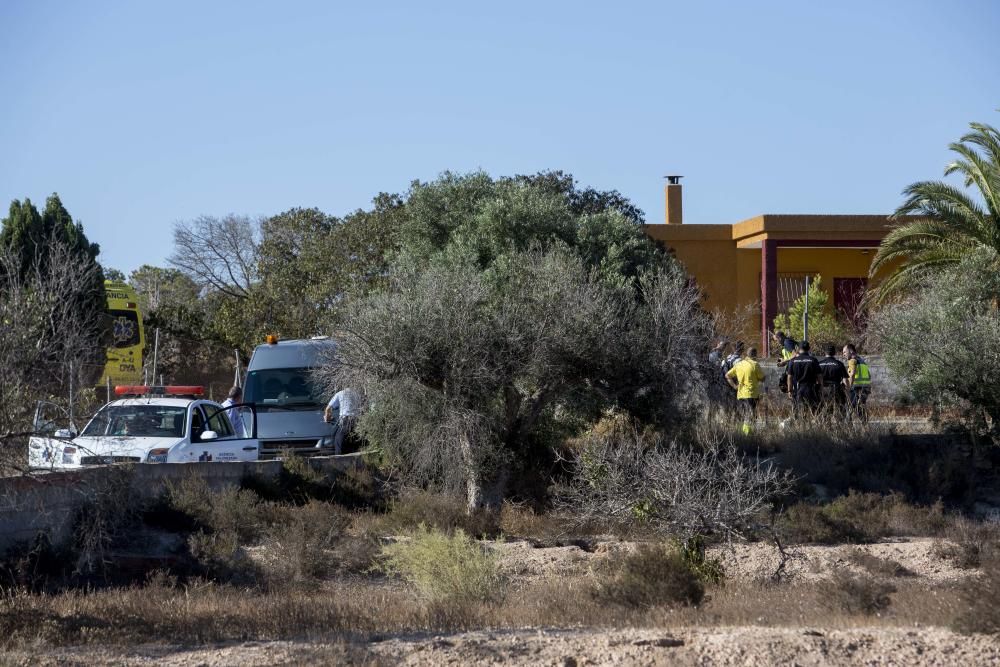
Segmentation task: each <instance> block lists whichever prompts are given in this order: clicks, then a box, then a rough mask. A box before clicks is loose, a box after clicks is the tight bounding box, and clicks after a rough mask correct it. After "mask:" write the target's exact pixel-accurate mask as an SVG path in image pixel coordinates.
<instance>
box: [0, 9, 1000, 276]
mask: <svg viewBox="0 0 1000 667" xmlns="http://www.w3.org/2000/svg"><path fill="white" fill-rule="evenodd" d="M0 34H2V35H3V38H2V39H0V90H3V91H4V94H3V100H2V102H0V201H2V205H3V206H4V211H5V210H6V205H7V202H9V201H10V200H11V199H14V198H23V197H30V198H31V199H32V200H33V201H36V202H39V203H40V202H42V201H43V200H44V198H45V196H46V195H47V194H49V193H50V192H52V191H57V192H59V194H60V196H61V197H62V199H63V202H64V203H65V204H66V206H67V208H68V209H69V210H70V212H71V213H72V214H73V216H74V217H75V218H77V219H78V220H80V221H82V222H83V224H84V227H85V230H86V232H87V235H88V236H89V237H90V238H91V240H94V241H97V242H98V243H100V244H101V248H102V253H101V260H102V262H103V263H104V264H105V265H107V266H112V267H116V268H119V269H122V270H125V271H126V272H128V271H130V270H132V269H134V268H136V267H138V266H140V265H141V264H146V263H149V264H157V265H164V264H165V262H166V257H167V256H168V255H169V254H170V251H171V246H172V236H171V230H172V227H173V224H174V223H175V222H176V221H178V220H185V219H190V218H193V217H195V216H198V215H201V214H207V215H223V214H226V213H230V212H233V213H243V214H249V215H266V214H273V213H277V212H280V211H282V210H285V209H288V208H291V207H295V206H303V207H305V206H317V207H319V208H321V209H323V210H324V211H327V212H328V213H332V214H343V213H346V212H348V211H351V210H353V209H355V208H358V207H364V206H366V205H367V204H368V202H369V201H370V200H371V198H372V197H373V196H374V195H375V194H377V193H378V192H380V191H391V192H400V191H404V190H405V189H406V188H407V186H408V184H409V183H410V181H411V180H413V179H421V180H428V179H432V178H434V177H435V176H436V175H437V174H438V173H440V172H441V171H443V170H452V171H468V170H474V169H479V168H481V169H485V170H486V171H488V172H490V173H492V174H494V175H503V174H514V173H531V172H535V171H539V170H543V169H562V170H564V171H568V172H571V173H573V174H574V175H575V176H576V177H577V179H578V180H579V181H580V182H581V183H582V184H585V185H593V186H595V187H598V188H601V189H612V188H613V189H618V190H620V191H621V192H622V193H624V194H625V195H627V196H629V197H631V198H632V199H633V200H634V201H635V202H636V203H637V204H638V205H639V206H640V207H641V208H642V209H643V210H644V211H645V212H646V216H647V220H648V221H650V222H662V220H663V195H662V187H663V184H662V179H661V177H662V176H663V175H664V174H667V173H680V174H684V175H685V180H684V181H683V183H684V185H685V193H684V196H685V200H684V216H685V221H686V222H692V223H694V222H699V223H731V222H736V221H738V220H741V219H744V218H747V217H750V216H752V215H756V214H758V213H882V212H885V213H888V212H891V211H892V209H893V208H895V206H896V205H897V204H898V203H899V202H900V199H901V198H900V194H899V193H900V190H902V188H903V187H905V186H906V185H907V184H909V183H911V182H913V181H916V180H921V179H926V178H938V177H940V175H941V171H942V169H943V167H944V165H945V164H946V163H947V161H948V159H949V153H948V151H947V145H948V143H949V142H951V141H954V140H956V139H958V137H959V136H960V135H961V134H962V133H963V132H964V131H965V129H966V127H967V124H968V122H970V121H975V120H978V121H985V122H989V123H991V124H994V125H997V124H1000V114H997V113H996V111H995V110H996V109H997V108H998V107H1000V39H997V35H998V34H1000V2H996V1H994V0H970V1H967V2H954V3H945V2H940V1H937V2H923V1H920V2H916V1H915V2H870V1H869V2H839V3H811V2H801V0H800V1H798V2H767V3H748V2H700V3H694V2H685V3H680V2H666V1H663V0H661V1H659V2H648V3H646V2H643V3H639V2H622V3H608V2H601V3H588V2H580V1H577V2H539V1H537V0H536V1H535V2H504V3H489V5H487V4H486V3H472V2H467V1H466V2H447V3H444V2H434V1H433V0H426V1H425V2H419V3H417V2H406V3H403V2H399V3H383V2H367V3H359V2H352V3H346V2H345V3H337V2H294V1H289V2H281V3H278V2H239V3H237V2H211V3H208V2H181V1H173V2H169V3H166V2H163V3H147V2H141V3H140V2H99V1H94V2H69V1H66V2H55V1H52V0H3V1H2V2H0Z"/></svg>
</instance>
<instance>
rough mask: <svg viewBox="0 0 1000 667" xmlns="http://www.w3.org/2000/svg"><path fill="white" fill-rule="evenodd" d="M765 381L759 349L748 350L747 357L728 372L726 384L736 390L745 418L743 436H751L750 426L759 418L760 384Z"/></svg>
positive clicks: (740, 412) (738, 404)
mask: <svg viewBox="0 0 1000 667" xmlns="http://www.w3.org/2000/svg"><path fill="white" fill-rule="evenodd" d="M763 381H764V369H762V368H761V367H760V364H758V363H757V348H755V347H751V348H750V349H749V350H747V356H745V357H744V358H743V359H741V360H739V361H737V362H736V363H735V364H734V365H733V367H732V368H730V369H729V370H728V371H727V372H726V382H728V383H729V386H730V387H732V388H733V389H735V390H736V405H737V409H738V410H739V414H740V415H741V416H742V417H743V435H750V428H751V427H750V425H751V423H752V422H753V421H754V419H756V417H757V402H758V401H760V383H761V382H763Z"/></svg>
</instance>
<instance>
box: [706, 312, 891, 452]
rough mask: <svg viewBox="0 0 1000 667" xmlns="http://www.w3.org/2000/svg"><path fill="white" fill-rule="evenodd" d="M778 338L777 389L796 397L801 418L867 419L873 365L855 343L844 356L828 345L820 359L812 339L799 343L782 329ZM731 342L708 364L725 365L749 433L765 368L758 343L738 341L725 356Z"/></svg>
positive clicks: (846, 348) (720, 345)
mask: <svg viewBox="0 0 1000 667" xmlns="http://www.w3.org/2000/svg"><path fill="white" fill-rule="evenodd" d="M775 340H776V342H777V344H778V349H779V351H780V355H781V359H780V360H779V361H778V366H779V367H780V368H782V371H783V372H782V374H781V378H780V380H779V385H778V388H779V390H780V391H782V392H785V393H787V394H788V396H789V398H791V400H792V405H793V406H794V407H793V410H794V414H795V416H796V417H800V416H806V415H808V416H815V415H826V416H829V417H830V418H835V417H842V418H845V419H847V418H857V419H861V420H867V419H868V410H867V403H868V397H869V395H870V394H871V385H872V378H871V369H870V368H869V366H868V363H867V362H866V361H865V360H864V358H862V357H861V356H859V355H858V351H857V348H856V347H855V346H854V345H853V344H852V343H848V344H846V345H844V347H843V348H842V350H841V354H842V355H843V359H844V360H843V361H841V360H840V359H838V358H837V357H836V353H837V349H836V347H835V346H833V345H828V346H827V347H826V350H825V352H826V356H825V357H823V358H822V359H817V358H816V357H815V356H813V355H812V354H811V352H810V346H809V342H808V341H802V342H801V343H799V342H796V341H795V340H793V339H792V338H790V337H788V336H786V335H785V334H784V332H781V331H779V332H777V334H775ZM727 347H728V345H727V343H726V342H725V341H719V342H718V344H717V345H716V346H715V348H714V349H713V350H712V352H711V354H709V358H708V359H709V363H710V364H711V365H713V366H715V367H718V368H720V370H721V374H722V378H723V379H724V380H725V382H726V384H727V385H728V387H729V388H730V389H731V390H732V392H735V395H733V393H730V400H729V401H728V402H729V403H730V404H731V405H732V404H733V399H735V407H736V411H737V414H738V415H739V416H740V417H742V419H743V432H744V433H749V432H750V424H751V422H752V421H753V420H754V418H755V417H756V415H757V406H758V403H759V402H760V397H761V393H762V384H763V382H764V379H765V374H764V369H763V368H762V367H761V365H760V363H759V362H758V361H757V348H755V347H751V348H749V349H745V347H744V345H743V343H742V342H737V343H736V344H735V345H734V349H733V351H732V352H731V353H730V354H728V355H726V348H727ZM723 355H726V356H723Z"/></svg>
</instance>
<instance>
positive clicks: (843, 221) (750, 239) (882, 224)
mask: <svg viewBox="0 0 1000 667" xmlns="http://www.w3.org/2000/svg"><path fill="white" fill-rule="evenodd" d="M908 220H910V218H903V219H901V220H892V219H891V218H890V216H888V215H816V214H798V213H791V214H789V213H767V214H764V215H758V216H754V217H752V218H747V219H746V220H743V221H742V222H737V223H735V224H732V225H728V224H715V225H689V224H679V225H670V224H665V223H660V224H652V225H646V226H645V229H646V232H647V233H648V234H649V235H650V236H651V237H653V238H654V239H657V240H660V241H667V242H669V241H727V240H728V241H735V242H736V244H737V246H738V247H740V248H754V247H757V248H759V247H760V244H761V242H762V241H764V240H796V241H801V240H816V241H824V242H830V241H837V240H853V241H880V240H881V239H882V238H883V237H885V235H886V234H887V233H888V232H889V230H890V229H892V228H893V227H894V226H896V225H897V224H899V222H901V221H908ZM875 245H877V243H876V244H875Z"/></svg>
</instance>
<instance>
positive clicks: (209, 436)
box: [198, 431, 219, 442]
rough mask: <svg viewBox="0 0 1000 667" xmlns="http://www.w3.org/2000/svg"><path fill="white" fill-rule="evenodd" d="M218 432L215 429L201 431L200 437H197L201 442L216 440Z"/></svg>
mask: <svg viewBox="0 0 1000 667" xmlns="http://www.w3.org/2000/svg"><path fill="white" fill-rule="evenodd" d="M218 438H219V434H218V433H216V432H215V431H202V433H201V437H200V438H198V439H199V440H201V441H202V442H207V441H209V440H218Z"/></svg>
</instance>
